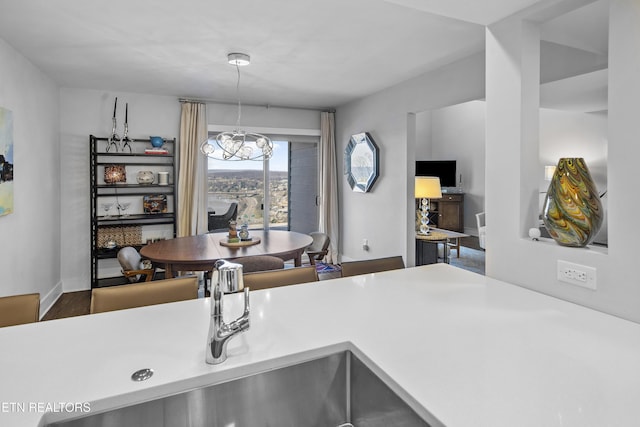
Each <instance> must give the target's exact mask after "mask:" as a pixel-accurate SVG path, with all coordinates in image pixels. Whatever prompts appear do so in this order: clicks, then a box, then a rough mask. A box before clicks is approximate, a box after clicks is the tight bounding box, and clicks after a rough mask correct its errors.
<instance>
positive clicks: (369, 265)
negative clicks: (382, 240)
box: [341, 255, 404, 277]
mask: <svg viewBox="0 0 640 427" xmlns="http://www.w3.org/2000/svg"><path fill="white" fill-rule="evenodd" d="M341 266H342V277H349V276H355V275H358V274H368V273H379V272H381V271H387V270H397V269H402V268H404V261H403V260H402V257H401V256H400V255H398V256H392V257H387V258H377V259H368V260H363V261H348V262H343V263H342V264H341Z"/></svg>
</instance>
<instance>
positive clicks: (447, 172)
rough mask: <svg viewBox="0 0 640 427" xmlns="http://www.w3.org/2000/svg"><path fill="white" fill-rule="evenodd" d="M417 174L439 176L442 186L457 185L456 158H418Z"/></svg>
mask: <svg viewBox="0 0 640 427" xmlns="http://www.w3.org/2000/svg"><path fill="white" fill-rule="evenodd" d="M416 176H437V177H438V178H440V186H441V187H455V186H456V185H457V183H456V161H455V160H417V161H416Z"/></svg>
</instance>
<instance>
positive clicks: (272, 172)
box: [207, 141, 289, 229]
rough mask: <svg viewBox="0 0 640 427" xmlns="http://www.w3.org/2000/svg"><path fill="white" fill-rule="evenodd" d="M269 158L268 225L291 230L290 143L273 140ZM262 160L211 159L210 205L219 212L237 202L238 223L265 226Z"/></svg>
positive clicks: (209, 178) (209, 173)
mask: <svg viewBox="0 0 640 427" xmlns="http://www.w3.org/2000/svg"><path fill="white" fill-rule="evenodd" d="M273 144H274V150H273V157H271V159H269V162H268V164H269V171H268V176H269V185H268V191H269V198H270V207H269V227H270V228H280V229H288V226H289V224H288V220H289V219H288V218H289V171H288V169H289V167H288V164H289V150H288V142H286V141H274V142H273ZM264 164H265V163H263V162H261V161H223V160H213V159H209V163H208V171H207V188H208V205H209V208H210V209H213V210H214V211H216V214H219V213H223V212H222V210H225V209H226V207H227V206H228V205H229V203H231V202H237V203H238V219H237V221H238V224H244V223H246V224H248V225H249V228H254V229H256V228H262V227H263V225H264V220H263V218H264V209H265V208H266V206H265V197H264V191H265V185H264V176H265V173H264V170H263V165H264Z"/></svg>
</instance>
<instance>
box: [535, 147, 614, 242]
mask: <svg viewBox="0 0 640 427" xmlns="http://www.w3.org/2000/svg"><path fill="white" fill-rule="evenodd" d="M542 219H543V221H544V225H545V226H546V227H547V230H548V231H549V234H550V235H551V237H552V238H553V239H554V240H555V241H556V242H557V243H558V244H559V245H562V246H573V247H584V246H587V245H588V244H589V243H591V241H592V240H593V239H594V237H595V236H596V234H597V233H598V231H599V230H600V226H602V203H601V202H600V197H599V195H598V190H597V189H596V186H595V184H594V182H593V179H591V174H590V173H589V168H588V167H587V165H586V163H585V162H584V159H582V158H579V157H576V158H561V159H560V160H559V161H558V166H557V167H556V171H555V173H554V174H553V178H552V179H551V183H550V184H549V190H547V195H546V197H545V200H544V206H543V208H542Z"/></svg>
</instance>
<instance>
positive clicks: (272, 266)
mask: <svg viewBox="0 0 640 427" xmlns="http://www.w3.org/2000/svg"><path fill="white" fill-rule="evenodd" d="M231 262H235V263H237V264H242V272H243V273H253V272H254V271H267V270H282V269H283V268H284V261H283V260H282V258H278V257H276V256H271V255H254V256H246V257H242V258H236V259H234V260H232V261H231Z"/></svg>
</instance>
